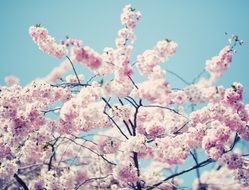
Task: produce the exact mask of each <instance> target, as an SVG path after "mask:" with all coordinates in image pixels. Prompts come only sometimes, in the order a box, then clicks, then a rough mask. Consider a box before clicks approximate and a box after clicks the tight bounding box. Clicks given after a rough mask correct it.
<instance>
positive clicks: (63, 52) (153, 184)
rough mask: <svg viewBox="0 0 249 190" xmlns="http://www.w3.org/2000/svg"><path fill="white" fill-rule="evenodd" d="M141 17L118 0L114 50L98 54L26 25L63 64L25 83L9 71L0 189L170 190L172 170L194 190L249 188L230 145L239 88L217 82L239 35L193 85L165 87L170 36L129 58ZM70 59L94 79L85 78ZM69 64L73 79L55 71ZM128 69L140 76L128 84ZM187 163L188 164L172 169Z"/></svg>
mask: <svg viewBox="0 0 249 190" xmlns="http://www.w3.org/2000/svg"><path fill="white" fill-rule="evenodd" d="M140 18H141V14H140V12H138V11H136V10H135V9H133V8H132V7H131V6H130V5H127V6H125V7H124V9H123V12H122V14H121V23H122V25H123V28H122V29H121V30H119V32H118V37H117V38H116V47H115V48H105V49H104V50H103V53H102V54H99V53H97V52H96V51H94V50H93V49H91V48H90V47H87V46H85V45H84V44H83V43H82V41H80V40H76V39H73V38H69V37H67V38H66V39H65V40H64V41H62V42H61V43H57V42H55V40H54V38H52V37H51V36H50V35H49V34H48V31H47V29H45V28H43V27H41V26H40V25H36V26H31V27H30V28H29V34H30V36H31V37H32V39H33V41H34V42H35V43H36V44H37V45H38V46H39V48H40V49H41V50H42V51H44V52H46V53H47V54H49V55H51V56H55V57H57V58H64V59H65V61H64V62H62V64H61V65H60V66H59V67H57V68H55V69H54V70H53V71H52V72H51V73H50V74H48V75H47V76H46V77H45V78H41V79H37V80H35V81H32V82H31V83H30V84H28V85H26V86H24V87H22V86H20V85H19V84H18V79H17V78H15V77H13V76H10V77H6V83H7V86H1V87H0V120H1V122H0V123H1V124H0V188H1V189H25V190H26V189H36V190H61V189H67V190H70V189H75V190H77V189H113V190H116V189H137V190H139V189H147V190H149V189H164V190H169V189H172V190H173V189H183V188H184V187H183V186H182V180H181V175H183V174H185V173H187V172H191V171H196V174H197V175H196V180H194V181H193V185H192V189H195V190H205V189H217V190H220V189H229V190H233V189H234V190H237V189H249V164H248V163H249V162H248V156H249V154H248V152H246V151H247V149H246V147H243V146H240V147H241V148H240V149H234V147H235V146H236V145H237V144H238V143H239V144H240V143H241V144H240V145H242V144H243V143H246V141H248V140H249V126H248V121H249V105H245V104H244V103H243V93H244V89H243V86H242V84H240V83H237V82H236V83H233V84H232V86H231V87H230V88H225V87H223V86H217V85H216V82H217V80H218V79H219V78H220V77H221V76H222V75H223V73H224V72H225V71H226V70H227V69H228V68H229V65H230V63H231V61H232V58H233V56H234V55H235V50H234V48H235V46H236V45H242V43H243V41H241V40H239V39H238V37H237V36H235V35H233V36H232V38H231V39H230V40H229V44H228V45H226V46H225V47H224V48H223V49H222V50H221V51H220V52H219V54H218V55H217V56H215V57H213V58H211V59H210V60H207V61H206V66H205V69H204V71H203V72H202V73H200V74H199V75H198V76H197V77H195V78H194V80H193V82H192V83H188V82H187V81H185V80H184V79H182V78H181V77H180V76H179V75H177V74H176V73H174V72H171V71H169V72H170V73H171V74H174V75H175V76H176V77H178V78H179V79H181V80H182V81H183V82H184V83H186V87H184V88H183V89H174V88H171V87H170V85H169V84H168V82H167V80H166V70H164V69H163V68H162V67H161V66H160V63H162V62H165V61H166V60H167V59H168V58H169V57H170V56H172V55H174V54H175V52H176V49H177V44H176V43H175V42H174V41H171V40H168V39H165V40H162V41H159V42H157V44H156V45H155V46H154V47H153V48H152V49H151V50H146V51H145V52H143V53H142V54H140V55H138V56H137V60H136V61H134V62H132V61H131V53H132V49H133V46H132V44H133V42H134V41H135V39H136V37H135V34H134V29H135V28H136V26H137V22H138V21H139V20H140ZM75 64H81V65H82V66H85V67H87V68H89V70H90V71H91V72H92V73H93V77H92V78H90V79H89V80H85V79H84V76H83V75H82V74H78V73H77V71H76V69H75V67H74V65H75ZM71 68H72V69H73V71H74V75H67V76H66V77H64V76H65V73H66V72H67V71H68V70H69V69H71ZM204 72H206V73H208V74H209V76H208V77H202V76H203V75H202V74H203V73H204ZM135 73H139V74H140V75H142V76H144V77H145V78H146V80H144V81H142V82H139V83H138V82H135V81H134V80H133V78H134V77H133V76H134V74H135ZM97 78H98V79H99V78H100V79H101V80H96V79H97ZM94 80H96V81H94ZM200 150H203V151H204V152H205V154H206V159H204V160H200V157H198V152H200ZM202 157H203V155H202ZM186 159H192V161H193V163H192V166H189V167H188V168H186V169H183V170H180V171H179V170H178V171H177V170H175V168H176V166H178V165H182V164H184V163H185V161H186ZM209 164H213V169H212V170H207V171H205V172H204V173H201V172H200V168H202V167H204V166H206V165H209Z"/></svg>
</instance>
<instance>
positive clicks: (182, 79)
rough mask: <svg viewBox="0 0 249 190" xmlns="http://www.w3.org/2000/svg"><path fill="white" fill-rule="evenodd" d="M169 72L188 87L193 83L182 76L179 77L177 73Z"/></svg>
mask: <svg viewBox="0 0 249 190" xmlns="http://www.w3.org/2000/svg"><path fill="white" fill-rule="evenodd" d="M167 72H168V73H170V74H172V75H174V76H175V77H177V78H178V79H180V80H181V81H182V82H183V83H185V84H187V85H190V84H191V83H190V82H188V81H186V80H185V79H184V78H182V77H181V76H180V75H178V74H177V73H175V72H173V71H171V70H168V69H167Z"/></svg>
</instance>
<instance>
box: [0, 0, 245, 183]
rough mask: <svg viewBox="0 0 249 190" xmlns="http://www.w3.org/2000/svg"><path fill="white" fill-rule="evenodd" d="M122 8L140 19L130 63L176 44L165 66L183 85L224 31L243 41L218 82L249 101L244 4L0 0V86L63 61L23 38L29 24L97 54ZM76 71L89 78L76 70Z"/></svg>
mask: <svg viewBox="0 0 249 190" xmlns="http://www.w3.org/2000/svg"><path fill="white" fill-rule="evenodd" d="M126 4H131V5H132V6H133V7H134V8H136V9H137V10H139V11H141V13H142V15H143V16H142V20H141V21H140V22H139V23H138V26H137V28H136V35H137V41H136V43H135V49H134V53H133V61H134V60H135V59H136V56H137V54H139V53H142V52H143V51H144V50H146V49H149V48H152V47H153V46H154V45H155V44H156V42H157V41H159V40H161V39H165V38H168V39H171V40H174V41H176V42H177V43H178V45H179V48H178V51H177V54H176V55H175V56H174V57H171V58H170V59H169V61H167V63H165V64H164V67H165V68H166V69H170V70H172V71H174V72H176V73H178V74H179V75H181V76H182V77H183V78H185V79H186V80H187V81H191V80H192V79H193V78H194V76H195V75H197V74H198V73H199V72H200V71H201V70H202V69H203V68H204V66H205V60H207V59H210V58H211V57H212V56H215V55H217V54H218V52H219V51H220V50H221V49H222V48H223V47H224V46H225V45H226V44H227V43H228V38H229V36H226V35H225V32H227V33H228V34H236V35H238V36H239V38H240V39H243V40H245V42H246V43H245V45H244V46H242V47H238V53H237V54H236V56H235V57H234V60H233V63H232V65H231V67H230V70H229V71H228V72H226V74H225V75H224V76H223V78H222V79H221V80H220V81H219V84H223V85H224V86H225V87H228V86H230V85H231V84H232V83H233V82H234V81H238V82H241V83H242V84H243V85H244V86H245V88H246V91H247V93H246V95H245V101H246V102H247V103H248V102H249V98H248V94H249V80H248V79H249V77H248V71H249V66H248V64H249V46H248V43H249V21H248V18H249V11H248V10H249V1H246V0H244V1H242V0H233V1H232V0H219V1H217V0H209V1H204V0H199V1H194V0H189V1H179V0H174V1H169V0H153V1H152V0H150V1H149V0H144V1H142V0H136V1H135V0H134V1H132V0H130V1H126V0H123V1H121V0H99V1H97V0H70V1H69V0H42V1H34V0H23V1H18V0H15V1H14V0H1V1H0V55H1V59H0V85H3V84H4V77H5V76H7V75H16V76H17V77H19V78H20V79H21V83H22V84H27V83H29V82H30V81H32V80H33V79H35V78H37V77H42V76H45V75H46V74H47V73H48V72H50V71H51V70H52V69H53V68H54V67H56V66H58V65H59V63H60V62H61V61H62V60H59V59H56V58H53V57H50V56H48V55H46V54H45V53H43V52H41V51H40V50H39V49H38V48H37V46H36V45H35V44H34V43H33V41H32V40H31V38H30V37H29V35H28V28H29V26H31V25H34V24H41V25H42V26H44V27H46V28H47V29H48V30H49V33H50V34H51V35H52V36H53V37H55V38H56V40H58V41H60V40H62V39H64V38H65V36H66V35H68V36H71V37H74V38H77V39H82V40H83V42H84V44H85V45H88V46H90V47H92V48H94V49H95V50H97V51H99V52H102V50H103V49H104V47H114V41H115V37H116V36H117V32H118V30H119V29H120V28H121V24H120V13H121V10H122V8H123V7H124V6H125V5H126ZM77 71H78V72H79V73H81V72H84V74H85V75H86V76H90V74H89V73H88V72H86V71H87V70H86V69H84V68H82V67H80V66H77ZM167 77H168V80H169V81H170V82H171V86H172V87H182V86H183V84H182V82H181V81H179V80H178V79H176V78H175V77H174V76H171V75H170V74H168V76H167ZM186 179H188V178H186Z"/></svg>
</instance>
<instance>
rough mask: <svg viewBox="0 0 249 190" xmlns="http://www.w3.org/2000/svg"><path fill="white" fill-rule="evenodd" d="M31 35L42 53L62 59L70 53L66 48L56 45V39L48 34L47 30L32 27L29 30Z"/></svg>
mask: <svg viewBox="0 0 249 190" xmlns="http://www.w3.org/2000/svg"><path fill="white" fill-rule="evenodd" d="M29 35H30V36H31V37H32V39H33V40H34V42H35V43H36V44H37V45H38V46H39V48H40V49H41V50H42V51H44V52H46V53H47V54H49V55H51V56H55V57H58V58H62V57H64V56H66V55H67V53H68V51H67V48H66V46H65V45H63V44H59V43H56V42H55V40H54V38H53V37H51V36H50V35H49V34H48V30H47V29H46V28H43V27H40V26H31V27H30V28H29Z"/></svg>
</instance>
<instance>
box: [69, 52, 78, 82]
mask: <svg viewBox="0 0 249 190" xmlns="http://www.w3.org/2000/svg"><path fill="white" fill-rule="evenodd" d="M66 58H67V59H68V60H69V62H70V63H71V66H72V68H73V72H74V74H75V76H76V78H77V80H78V83H79V84H80V79H79V77H78V74H77V72H76V70H75V68H74V66H73V62H72V61H71V59H70V58H69V57H68V56H66Z"/></svg>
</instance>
